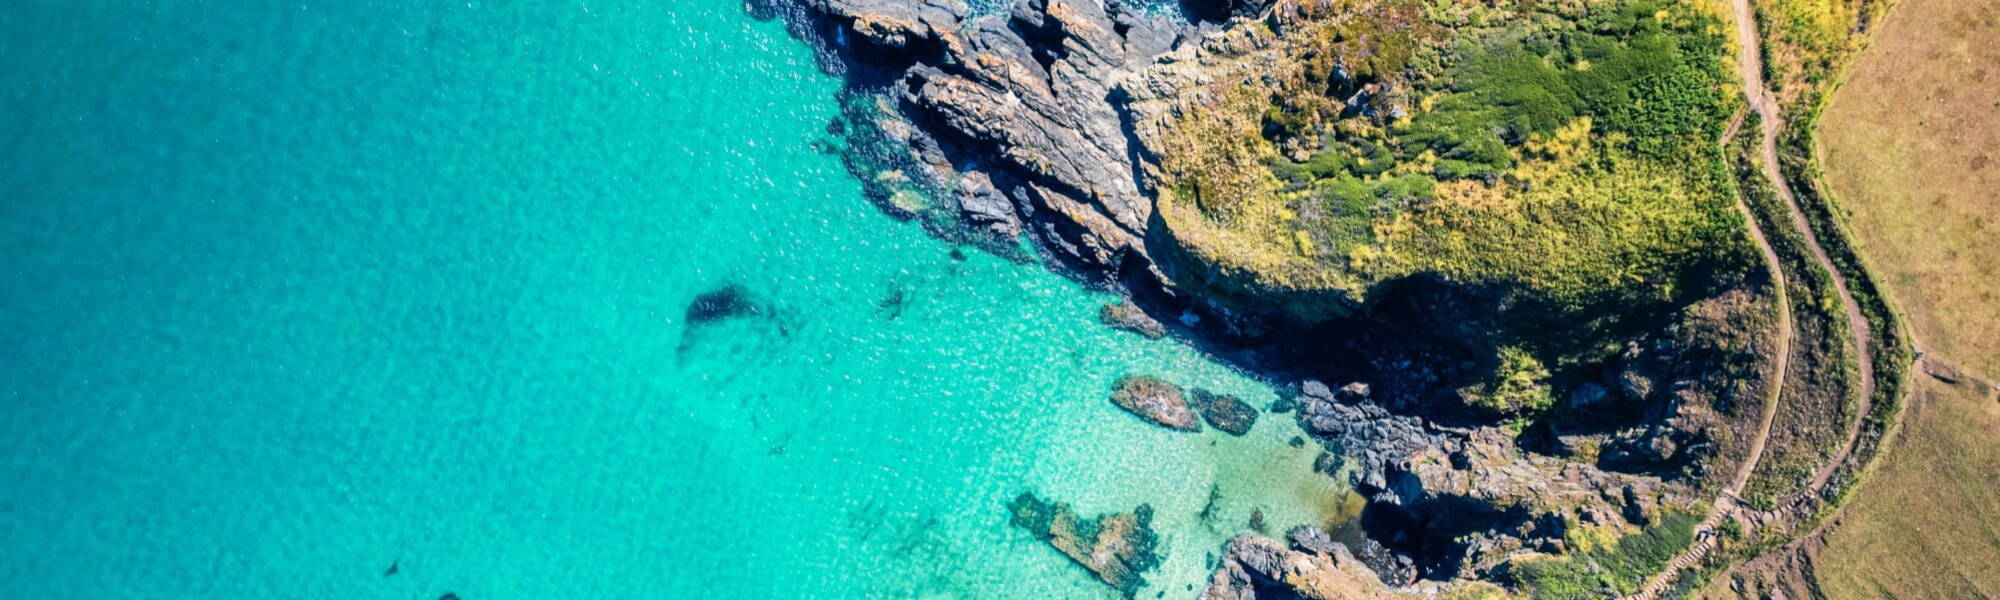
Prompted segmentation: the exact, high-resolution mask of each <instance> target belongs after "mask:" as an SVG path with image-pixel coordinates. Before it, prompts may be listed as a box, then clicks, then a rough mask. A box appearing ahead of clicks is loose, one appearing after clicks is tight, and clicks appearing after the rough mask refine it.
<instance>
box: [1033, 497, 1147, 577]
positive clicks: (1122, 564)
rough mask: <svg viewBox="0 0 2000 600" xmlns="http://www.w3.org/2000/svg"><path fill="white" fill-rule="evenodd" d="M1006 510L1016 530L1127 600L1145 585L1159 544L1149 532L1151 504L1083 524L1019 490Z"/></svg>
mask: <svg viewBox="0 0 2000 600" xmlns="http://www.w3.org/2000/svg"><path fill="white" fill-rule="evenodd" d="M1007 509H1008V512H1009V514H1011V515H1012V517H1011V522H1012V523H1013V525H1014V526H1015V527H1020V528H1022V529H1026V530H1028V532H1029V533H1032V534H1034V536H1035V538H1036V539H1039V540H1042V541H1044V542H1048V544H1049V545H1050V546H1052V547H1054V548H1055V549H1056V551H1057V552H1061V553H1062V554H1063V556H1067V557H1069V559H1070V560H1071V561H1074V562H1075V563H1076V564H1077V565H1079V566H1082V567H1083V568H1084V569H1086V570H1088V571H1090V573H1091V574H1092V575H1095V576H1097V579H1098V580H1099V581H1102V582H1104V584H1105V585H1109V586H1111V587H1112V589H1116V590H1118V592H1119V593H1121V594H1124V595H1125V597H1127V598H1130V597H1132V595H1133V594H1134V593H1136V592H1137V591H1138V590H1139V588H1140V587H1141V586H1144V585H1145V584H1146V580H1145V573H1146V572H1147V571H1150V570H1152V569H1153V567H1155V566H1157V565H1158V564H1159V556H1157V555H1156V554H1155V553H1154V546H1155V545H1157V544H1158V543H1159V540H1158V537H1157V536H1156V535H1154V533H1153V527H1152V521H1153V507H1152V506H1150V505H1145V504H1141V505H1139V506H1138V508H1135V509H1133V510H1132V512H1129V513H1115V514H1109V515H1102V516H1099V517H1097V518H1096V519H1093V520H1088V521H1085V520H1082V519H1080V518H1079V517H1077V515H1076V512H1075V511H1074V510H1071V509H1070V506H1069V505H1068V504H1065V503H1062V502H1049V501H1046V500H1043V499H1041V498H1039V497H1036V496H1035V495H1034V494H1033V493H1031V492H1023V493H1022V494H1021V495H1020V496H1017V497H1015V498H1014V501H1013V502H1011V503H1009V504H1008V505H1007Z"/></svg>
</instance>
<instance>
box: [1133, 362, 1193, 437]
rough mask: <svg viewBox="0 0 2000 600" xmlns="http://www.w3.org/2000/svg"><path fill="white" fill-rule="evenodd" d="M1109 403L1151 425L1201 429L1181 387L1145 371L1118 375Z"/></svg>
mask: <svg viewBox="0 0 2000 600" xmlns="http://www.w3.org/2000/svg"><path fill="white" fill-rule="evenodd" d="M1111 403H1112V404H1116V405H1118V408H1122V409H1125V410H1126V411H1127V412H1130V413H1132V414H1134V415H1138V417H1139V418H1141V419H1145V420H1146V421H1148V422H1151V423H1153V424H1155V425H1159V426H1161V427H1165V428H1168V429H1176V430H1180V431H1190V432H1194V431H1201V417H1197V416H1195V412H1194V410H1193V409H1191V408H1189V407H1188V403H1187V398H1186V396H1184V395H1182V394H1181V388H1180V387H1179V386H1176V385H1174V384H1171V383H1167V382H1165V381H1162V380H1160V379H1159V378H1158V377H1150V376H1146V375H1128V376H1126V377H1125V378H1123V379H1119V380H1118V383H1117V385H1116V387H1115V388H1114V389H1113V390H1112V391H1111Z"/></svg>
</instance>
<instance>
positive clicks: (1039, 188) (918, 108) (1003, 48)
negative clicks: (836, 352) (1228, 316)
mask: <svg viewBox="0 0 2000 600" xmlns="http://www.w3.org/2000/svg"><path fill="white" fill-rule="evenodd" d="M752 10H753V13H754V14H759V15H766V16H779V15H782V16H785V17H787V19H788V21H790V23H791V25H792V27H791V29H792V31H793V32H794V33H796V34H799V35H800V36H801V37H803V38H805V39H807V40H808V41H810V42H813V43H814V44H815V45H816V46H817V47H818V48H819V49H820V51H821V55H822V57H824V58H823V63H825V64H827V66H828V68H829V69H830V70H834V71H839V72H845V73H848V74H849V75H850V82H851V83H852V84H853V85H852V86H850V87H851V88H853V90H855V92H856V93H862V94H869V95H876V96H879V97H881V98H884V99H886V100H889V101H892V105H885V106H883V107H882V108H884V109H885V110H887V111H890V112H894V113H898V114H896V115H894V117H895V118H892V119H889V121H899V120H901V121H906V122H907V123H909V124H910V126H908V127H901V126H887V127H873V126H872V124H873V121H874V120H870V121H871V127H869V128H867V129H868V131H871V132H876V133H877V134H879V135H882V136H885V137H889V138H893V139H894V140H895V141H897V142H899V143H900V144H901V145H905V146H907V147H908V150H909V153H910V154H911V157H910V160H907V161H898V163H899V164H904V165H907V166H908V167H909V168H899V169H897V170H896V171H894V172H893V173H890V172H885V173H889V175H886V176H890V177H907V178H912V179H923V180H928V181H925V182H917V183H913V184H912V185H910V186H908V189H913V190H938V191H946V192H948V193H947V194H945V195H948V196H950V198H945V199H940V200H943V201H946V202H948V203H950V204H955V205H956V206H955V208H956V209H957V210H956V211H955V212H956V214H955V215H954V216H955V217H956V218H957V219H958V220H960V221H962V222H964V224H966V225H967V226H969V227H971V228H974V229H977V230H980V231H983V232H986V233H988V234H990V235H993V236H998V237H1007V238H1011V237H1013V236H1016V235H1020V234H1021V233H1024V232H1025V233H1027V234H1029V235H1031V236H1033V238H1034V239H1035V240H1036V241H1037V242H1038V243H1039V244H1040V246H1041V247H1042V248H1043V249H1044V250H1045V251H1048V252H1050V253H1051V254H1053V255H1055V257H1056V258H1057V259H1058V260H1059V261H1060V262H1061V263H1062V264H1064V265H1067V266H1069V267H1071V268H1072V269H1075V270H1076V271H1077V272H1078V274H1079V275H1082V276H1084V277H1085V278H1086V279H1095V280H1099V281H1104V280H1109V279H1111V278H1113V277H1115V276H1117V275H1118V272H1119V269H1120V268H1121V267H1122V266H1123V263H1124V262H1125V260H1126V259H1127V257H1128V255H1135V256H1136V257H1137V258H1139V259H1140V261H1141V262H1144V256H1143V255H1144V253H1145V250H1144V247H1143V244H1142V243H1141V240H1142V239H1143V235H1144V232H1145V230H1146V227H1147V220H1148V219H1149V218H1150V217H1151V216H1152V203H1151V201H1150V200H1149V199H1148V198H1147V197H1146V196H1145V195H1144V194H1142V193H1141V192H1140V189H1139V185H1138V183H1137V177H1136V173H1137V170H1136V167H1135V162H1134V155H1135V153H1137V152H1140V151H1141V150H1140V149H1138V148H1135V147H1133V146H1131V145H1130V141H1129V140H1130V137H1129V136H1128V135H1126V131H1125V126H1124V123H1123V121H1122V120H1121V119H1122V117H1121V113H1120V111H1119V108H1118V106H1117V104H1116V97H1117V94H1116V93H1115V92H1114V90H1116V89H1117V86H1118V84H1119V82H1120V81H1122V80H1124V79H1125V78H1126V77H1128V76H1129V74H1130V73H1132V72H1136V71H1138V70H1140V69H1142V68H1144V67H1145V66H1146V65H1147V64H1149V63H1150V62H1151V60H1152V58H1153V57H1154V56H1156V55H1158V54H1160V53H1163V52H1165V51H1166V50H1167V49H1168V48H1169V47H1171V46H1172V45H1173V44H1174V43H1175V42H1176V40H1178V39H1180V38H1181V37H1183V35H1185V34H1187V33H1189V32H1192V31H1194V30H1195V28H1196V24H1193V23H1188V22H1185V21H1180V20H1177V19H1170V18H1167V17H1163V16H1158V15H1148V14H1146V13H1145V9H1144V7H1143V6H1141V5H1139V4H1138V3H1131V2H1122V1H1118V0H1112V1H1109V2H1099V1H1097V0H1021V1H1019V2H1016V3H1014V5H1013V8H1012V10H1011V11H1009V12H1006V13H1000V14H980V15H973V14H971V13H970V12H969V11H968V10H967V7H966V6H965V4H964V3H962V2H959V1H958V0H917V1H909V0H752ZM1230 10H1232V11H1234V10H1237V8H1236V7H1233V6H1232V7H1230ZM1244 10H1247V9H1244ZM857 174H858V175H863V177H864V179H866V178H871V177H877V176H885V175H884V174H882V173H857ZM883 195H884V196H885V197H887V196H889V195H891V194H890V193H889V192H884V193H883ZM891 204H892V205H894V206H895V207H896V209H897V210H898V211H899V212H906V213H911V212H921V211H922V210H923V209H924V206H923V205H919V204H918V203H915V202H909V201H906V202H895V203H891ZM912 208H916V209H918V210H910V209H912Z"/></svg>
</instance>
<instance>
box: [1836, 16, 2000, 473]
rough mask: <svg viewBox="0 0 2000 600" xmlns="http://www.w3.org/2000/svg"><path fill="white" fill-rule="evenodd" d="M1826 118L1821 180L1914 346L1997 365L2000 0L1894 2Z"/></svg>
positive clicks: (1982, 365)
mask: <svg viewBox="0 0 2000 600" xmlns="http://www.w3.org/2000/svg"><path fill="white" fill-rule="evenodd" d="M1821 124H1822V127H1821V130H1820V144H1819V148H1820V151H1821V153H1822V154H1823V162H1822V164H1823V165H1824V166H1825V173H1826V182H1827V184H1828V185H1829V186H1830V187H1831V188H1832V189H1831V190H1830V191H1831V192H1833V195H1834V197H1835V198H1836V199H1837V200H1838V201H1839V202H1840V204H1841V206H1843V207H1845V208H1846V209H1848V210H1849V211H1851V212H1852V218H1853V222H1852V225H1853V230H1854V231H1855V233H1856V234H1857V235H1858V236H1859V237H1860V238H1861V239H1860V242H1861V250H1862V252H1863V253H1864V254H1865V255H1866V256H1868V257H1869V259H1870V261H1869V262H1870V266H1871V267H1872V268H1874V269H1875V270H1876V271H1877V273H1878V274H1879V276H1880V277H1882V280H1883V281H1884V282H1885V283H1886V284H1887V285H1888V286H1889V288H1890V290H1891V292H1892V293H1893V295H1894V297H1895V299H1896V300H1897V302H1898V303H1899V304H1901V306H1902V308H1903V310H1904V311H1905V312H1906V313H1907V314H1908V317H1909V320H1910V323H1911V325H1912V326H1913V327H1914V328H1915V332H1916V337H1917V341H1918V345H1919V346H1920V347H1921V348H1923V349H1924V350H1925V351H1927V352H1932V353H1936V354H1942V355H1944V356H1945V357H1947V358H1948V359H1949V360H1951V361H1953V362H1954V363H1957V364H1959V365H1961V366H1963V367H1968V368H1970V369H1972V370H1973V371H1976V372H1979V373H1982V374H1984V375H1987V376H1988V377H1992V376H1995V375H2000V2H1995V1H1993V0H1902V1H1901V2H1899V3H1898V5H1897V7H1896V8H1895V9H1894V10H1892V11H1890V13H1889V17H1888V20H1887V22H1885V23H1883V24H1882V27H1881V28H1880V29H1879V30H1877V31H1876V33H1875V39H1874V43H1873V44H1872V45H1871V46H1870V47H1869V49H1868V50H1867V51H1866V52H1864V53H1863V55H1862V56H1861V57H1860V59H1859V60H1858V61H1857V62H1856V64H1855V65H1854V70H1853V71H1852V73H1851V74H1850V75H1849V77H1848V80H1847V82H1846V84H1845V85H1843V86H1842V87H1841V89H1840V91H1839V92H1838V93H1836V94H1835V96H1834V99H1833V102H1832V104H1831V105H1830V106H1828V108H1827V111H1826V114H1825V116H1824V118H1823V119H1822V121H1821ZM1996 441H2000V440H1996Z"/></svg>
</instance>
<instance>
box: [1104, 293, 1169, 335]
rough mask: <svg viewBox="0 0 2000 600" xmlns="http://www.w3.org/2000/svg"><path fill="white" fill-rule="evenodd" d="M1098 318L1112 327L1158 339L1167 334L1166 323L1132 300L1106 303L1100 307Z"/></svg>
mask: <svg viewBox="0 0 2000 600" xmlns="http://www.w3.org/2000/svg"><path fill="white" fill-rule="evenodd" d="M1097 320H1099V321H1103V322H1104V324H1105V325H1109V326H1111V328H1112V329H1118V330H1123V331H1130V332H1132V333H1136V334H1139V335H1143V336H1146V337H1148V338H1151V339H1156V340H1157V339H1160V338H1163V337H1166V336H1167V326H1166V325H1162V324H1160V321H1159V320H1158V319H1154V318H1153V316H1152V315H1148V314H1146V311H1143V310H1139V307H1137V306H1134V305H1133V304H1132V303H1130V302H1110V303H1106V304H1105V305H1104V307H1103V308H1101V309H1098V311H1097Z"/></svg>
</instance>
